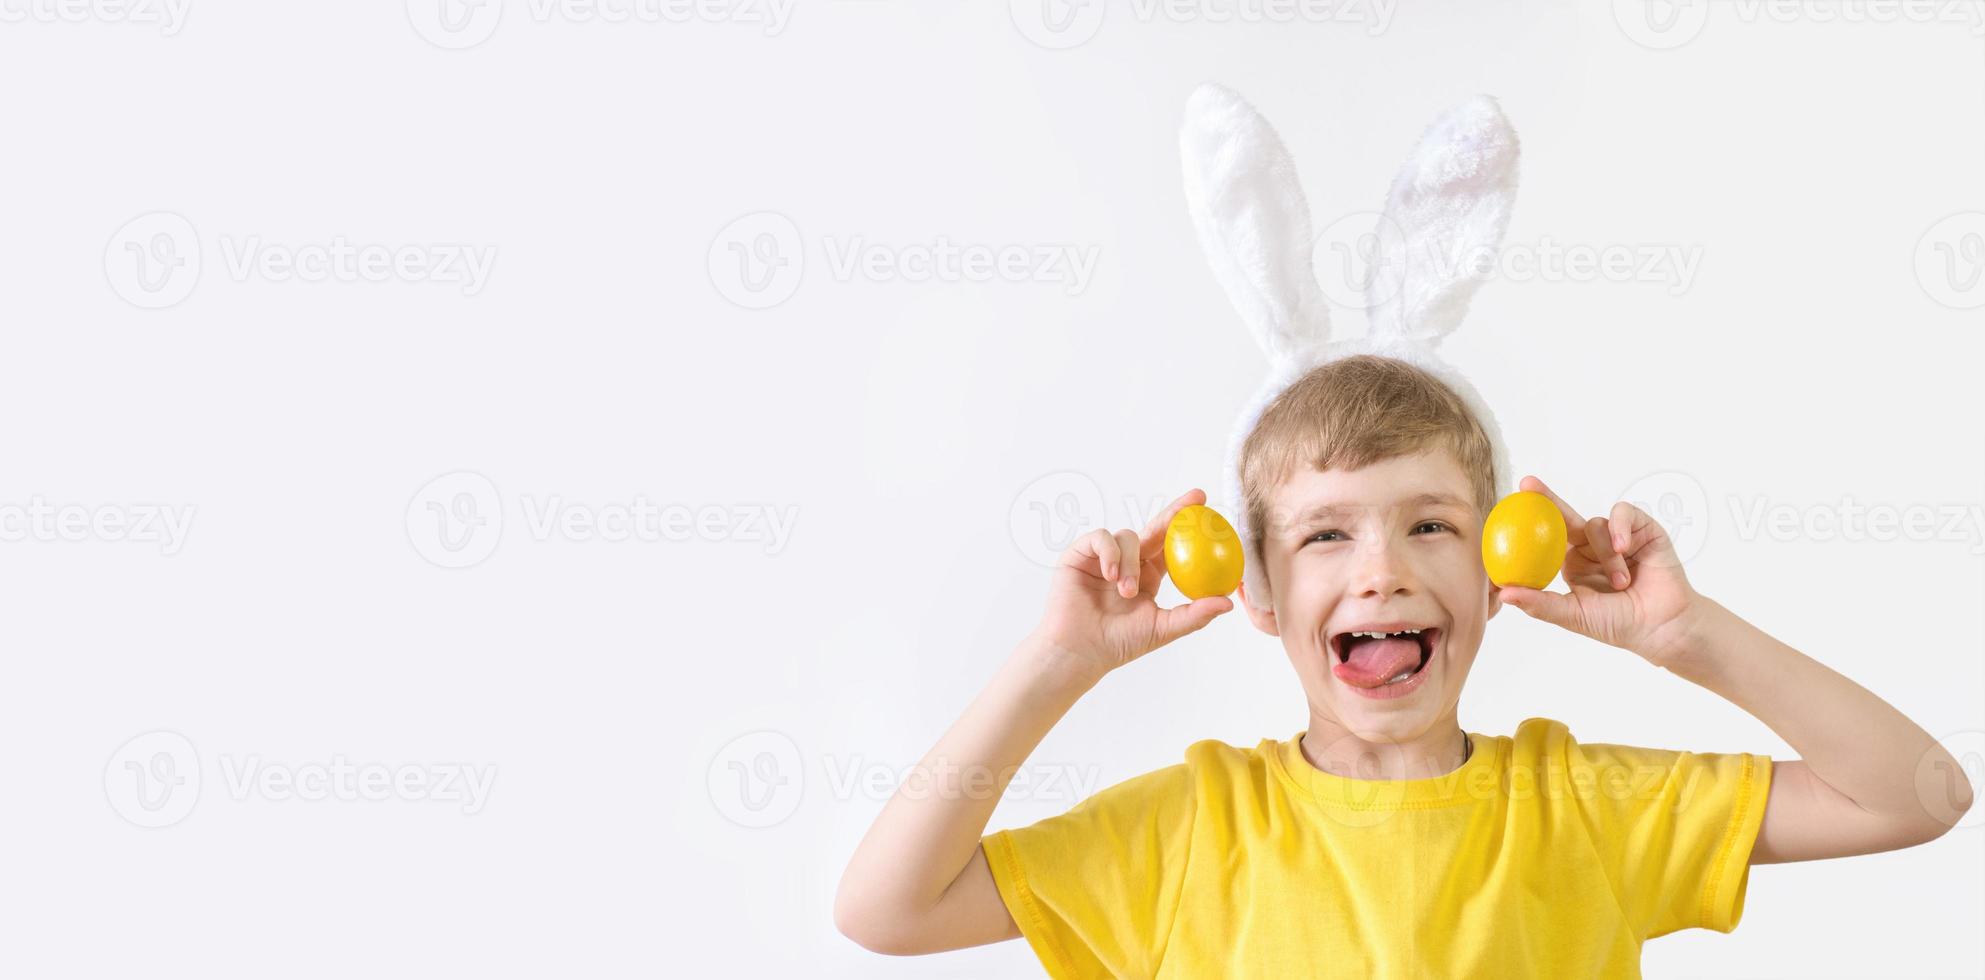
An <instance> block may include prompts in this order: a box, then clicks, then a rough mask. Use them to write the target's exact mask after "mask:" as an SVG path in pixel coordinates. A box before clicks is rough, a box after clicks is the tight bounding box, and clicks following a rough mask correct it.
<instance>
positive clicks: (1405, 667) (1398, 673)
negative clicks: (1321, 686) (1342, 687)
mask: <svg viewBox="0 0 1985 980" xmlns="http://www.w3.org/2000/svg"><path fill="white" fill-rule="evenodd" d="M1439 639H1440V629H1439V628H1438V627H1433V626H1411V625H1406V624H1380V625H1377V626H1372V627H1366V628H1361V629H1356V630H1352V631H1350V632H1346V633H1336V634H1333V635H1332V636H1331V637H1330V655H1331V658H1332V663H1331V665H1330V671H1331V673H1333V674H1336V675H1337V677H1338V679H1339V680H1342V681H1343V682H1344V683H1346V684H1348V685H1350V686H1352V687H1354V688H1359V689H1361V692H1362V691H1369V692H1371V693H1373V694H1379V693H1381V690H1382V689H1386V688H1392V689H1397V693H1404V688H1406V687H1409V686H1414V685H1415V681H1416V680H1417V679H1418V678H1419V677H1420V676H1421V672H1422V671H1424V670H1426V668H1427V664H1428V663H1429V662H1430V661H1432V660H1433V658H1434V651H1435V650H1436V649H1437V648H1438V641H1439ZM1383 693H1386V694H1391V693H1394V691H1391V690H1386V691H1383Z"/></svg>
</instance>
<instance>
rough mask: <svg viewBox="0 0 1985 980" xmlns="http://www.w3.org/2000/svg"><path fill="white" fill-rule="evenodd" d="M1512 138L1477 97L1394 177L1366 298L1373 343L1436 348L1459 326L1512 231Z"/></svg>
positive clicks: (1453, 113)
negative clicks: (1397, 341) (1386, 340)
mask: <svg viewBox="0 0 1985 980" xmlns="http://www.w3.org/2000/svg"><path fill="white" fill-rule="evenodd" d="M1517 156H1518V147H1517V142H1516V131H1515V130H1513V129H1511V128H1510V125H1509V120H1508V119H1505V118H1504V117H1503V113H1502V109H1501V108H1499V107H1498V106H1497V105H1496V101H1495V100H1494V99H1492V98H1490V97H1488V96H1486V95H1479V96H1476V97H1475V98H1473V99H1470V100H1469V101H1467V102H1464V103H1462V104H1461V105H1459V106H1457V107H1455V108H1454V109H1451V110H1449V111H1448V112H1447V114H1446V115H1443V116H1441V117H1440V118H1439V119H1437V120H1435V121H1434V124H1433V125H1432V126H1429V127H1428V128H1427V131H1426V133H1425V134H1424V135H1422V136H1421V137H1420V144H1419V146H1418V147H1416V148H1415V149H1414V151H1413V155H1412V156H1411V157H1409V158H1407V160H1406V163H1405V165H1404V166H1402V167H1400V169H1399V174H1398V176H1396V177H1394V178H1393V181H1392V189H1391V191H1390V192H1389V193H1388V194H1387V195H1386V201H1385V211H1384V214H1383V216H1382V218H1381V219H1380V221H1379V226H1378V235H1377V252H1376V255H1375V256H1374V262H1373V269H1372V280H1371V285H1370V287H1369V288H1370V295H1368V296H1367V297H1366V299H1367V301H1368V302H1369V304H1370V306H1371V318H1372V323H1371V332H1372V334H1373V335H1374V336H1382V337H1396V338H1409V339H1412V340H1416V341H1420V342H1423V343H1428V344H1432V343H1437V342H1438V341H1439V340H1440V338H1441V337H1444V336H1446V335H1447V334H1448V333H1449V332H1450V331H1452V330H1453V329H1454V327H1455V325H1456V324H1458V323H1460V322H1461V316H1462V314H1464V313H1466V312H1467V311H1468V301H1469V299H1470V298H1472V297H1473V296H1474V295H1475V289H1476V287H1478V286H1480V285H1481V283H1482V276H1483V275H1484V274H1485V273H1486V272H1487V271H1488V269H1489V268H1490V267H1492V263H1493V262H1494V260H1495V256H1496V249H1497V248H1498V247H1499V246H1501V244H1502V240H1503V233H1504V231H1505V230H1507V229H1508V227H1509V212H1510V207H1511V205H1513V204H1514V203H1515V201H1516V168H1517Z"/></svg>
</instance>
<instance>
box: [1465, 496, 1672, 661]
mask: <svg viewBox="0 0 1985 980" xmlns="http://www.w3.org/2000/svg"><path fill="white" fill-rule="evenodd" d="M1521 488H1522V489H1524V490H1530V491H1534V492H1536V493H1541V494H1543V495H1544V496H1546V497H1549V498H1551V501H1552V502H1553V503H1555V504H1557V505H1558V510H1559V511H1561V512H1563V514H1564V518H1565V533H1566V544H1567V547H1566V549H1565V567H1564V571H1563V573H1562V574H1563V577H1564V581H1565V584H1566V585H1567V586H1570V587H1571V591H1570V592H1569V593H1564V592H1544V591H1540V590H1537V589H1526V588H1523V587H1522V586H1515V585H1510V586H1503V587H1502V589H1501V590H1500V591H1499V593H1498V595H1499V596H1500V597H1501V598H1502V600H1503V601H1504V602H1506V603H1508V604H1509V605H1512V606H1515V607H1516V608H1518V609H1521V610H1523V611H1524V612H1525V613H1528V614H1529V615H1530V616H1531V617H1532V618H1534V619H1541V620H1543V621H1545V622H1547V623H1554V624H1556V625H1558V626H1562V627H1564V628H1565V629H1568V630H1571V631H1573V632H1575V633H1581V634H1584V635H1586V636H1589V637H1591V638H1593V639H1595V640H1598V641H1599V642H1601V643H1609V644H1612V645H1613V646H1616V647H1622V648H1624V649H1627V650H1632V651H1633V652H1634V653H1637V654H1639V655H1641V656H1642V657H1644V658H1646V659H1647V660H1648V661H1649V662H1650V663H1653V664H1655V665H1656V666H1661V667H1666V666H1669V665H1671V664H1673V663H1674V662H1675V659H1676V658H1677V657H1678V656H1680V655H1681V654H1682V653H1683V652H1684V651H1685V650H1686V649H1687V647H1688V643H1689V633H1690V623H1691V617H1692V616H1693V615H1694V614H1695V613H1696V611H1697V610H1698V609H1699V607H1700V606H1701V605H1702V599H1701V597H1700V596H1698V595H1697V594H1696V591H1695V589H1693V588H1691V587H1690V586H1689V580H1688V578H1687V576H1685V575H1683V574H1682V563H1681V560H1680V559H1679V558H1678V557H1677V556H1676V554H1675V548H1674V545H1673V544H1671V543H1670V542H1669V540H1668V533H1667V532H1666V531H1664V530H1662V528H1661V525H1660V524H1658V523H1656V522H1655V520H1654V518H1652V517H1649V516H1647V513H1646V512H1645V511H1642V510H1641V509H1640V508H1638V507H1635V506H1634V505H1632V504H1630V503H1627V502H1626V501H1624V500H1622V501H1620V502H1619V503H1616V504H1614V505H1613V510H1612V513H1611V515H1610V516H1608V517H1595V518H1592V519H1591V520H1586V519H1585V518H1583V517H1580V516H1579V514H1578V511H1576V510H1573V509H1572V507H1571V505H1570V504H1567V503H1565V502H1564V500H1563V499H1561V498H1560V497H1559V496H1558V495H1557V494H1555V493H1553V492H1551V488H1549V487H1547V486H1545V485H1544V481H1542V480H1539V479H1537V478H1536V477H1534V476H1526V477H1524V478H1523V482H1522V484H1521Z"/></svg>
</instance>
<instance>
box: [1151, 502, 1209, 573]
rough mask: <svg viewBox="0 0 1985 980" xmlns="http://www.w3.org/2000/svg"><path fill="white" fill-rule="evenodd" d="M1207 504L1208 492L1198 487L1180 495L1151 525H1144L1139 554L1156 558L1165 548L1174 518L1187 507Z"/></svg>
mask: <svg viewBox="0 0 1985 980" xmlns="http://www.w3.org/2000/svg"><path fill="white" fill-rule="evenodd" d="M1205 502H1206V491H1204V490H1201V489H1199V488H1198V487H1194V488H1192V489H1191V490H1187V491H1186V492H1185V493H1182V494H1180V495H1179V499H1177V500H1174V501H1172V502H1171V505H1170V506H1167V507H1166V508H1165V509H1164V511H1163V512H1161V513H1160V514H1159V515H1158V516H1157V517H1154V518H1152V519H1151V523H1149V524H1146V525H1144V537H1143V539H1142V540H1141V541H1140V543H1139V548H1138V554H1139V555H1140V556H1142V557H1144V558H1152V557H1155V556H1156V555H1157V554H1158V552H1159V551H1161V550H1163V549H1164V547H1165V529H1166V528H1169V527H1171V526H1172V518H1174V517H1177V516H1178V514H1179V511H1181V510H1184V509H1185V508H1187V507H1190V506H1192V505H1194V504H1203V503H1205Z"/></svg>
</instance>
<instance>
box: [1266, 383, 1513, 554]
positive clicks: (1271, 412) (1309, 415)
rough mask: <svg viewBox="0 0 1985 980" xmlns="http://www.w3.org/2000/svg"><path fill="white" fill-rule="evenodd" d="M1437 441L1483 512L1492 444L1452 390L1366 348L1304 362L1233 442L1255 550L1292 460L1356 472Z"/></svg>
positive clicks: (1490, 489) (1492, 482) (1489, 499)
mask: <svg viewBox="0 0 1985 980" xmlns="http://www.w3.org/2000/svg"><path fill="white" fill-rule="evenodd" d="M1435 448H1444V449H1446V450H1448V451H1449V452H1451V453H1453V454H1454V459H1455V462H1456V463H1458V464H1460V466H1461V472H1462V473H1463V474H1464V475H1465V476H1467V478H1468V484H1469V489H1470V490H1472V491H1473V494H1474V498H1475V504H1476V507H1477V508H1478V510H1479V511H1480V513H1482V514H1484V515H1486V514H1487V513H1488V512H1489V508H1490V507H1492V506H1494V503H1495V499H1496V463H1495V450H1494V447H1493V444H1492V443H1491V442H1490V441H1489V434H1488V432H1487V430H1485V429H1484V428H1483V427H1482V423H1481V420H1479V419H1477V418H1476V417H1475V413H1473V412H1471V411H1469V410H1468V405H1467V403H1466V402H1463V401H1462V400H1461V396H1459V395H1457V394H1455V393H1454V389H1452V388H1449V387H1448V386H1447V385H1445V384H1443V383H1441V381H1440V379H1438V378H1436V377H1434V376H1433V375H1432V374H1429V373H1427V372H1426V371H1425V370H1422V369H1421V368H1418V367H1415V366H1413V365H1412V364H1408V363H1406V362H1405V361H1401V360H1397V359H1394V358H1390V357H1378V356H1375V355H1371V354H1360V355H1357V356H1353V357H1345V358H1341V359H1339V360H1335V361H1330V362H1328V363H1326V364H1323V365H1320V366H1318V367H1316V368H1314V369H1312V370H1311V371H1310V372H1309V373H1308V374H1305V375H1303V376H1302V377H1301V378H1299V379H1297V381H1296V382H1295V383H1294V384H1292V385H1290V386H1289V387H1288V389H1287V390H1285V391H1283V392H1282V393H1281V394H1280V395H1277V396H1276V397H1275V399H1274V400H1273V401H1271V402H1269V403H1268V407H1266V408H1265V409H1263V410H1262V413H1261V418H1260V419H1259V420H1258V421H1257V422H1255V424H1254V429H1253V430H1252V431H1250V432H1249V433H1248V437H1247V440H1246V441H1245V442H1243V443H1242V444H1241V458H1240V471H1241V496H1242V498H1243V499H1242V504H1243V506H1245V507H1246V508H1247V523H1248V531H1249V534H1250V536H1251V537H1253V539H1254V541H1253V544H1254V546H1255V552H1254V553H1255V554H1257V555H1259V554H1261V553H1262V551H1263V548H1262V544H1263V536H1264V533H1265V529H1266V528H1267V527H1268V520H1267V518H1268V498H1269V496H1270V494H1272V493H1273V492H1274V490H1275V488H1276V487H1277V486H1279V485H1281V483H1282V481H1284V480H1286V479H1288V478H1289V475H1290V474H1291V473H1292V472H1294V471H1295V468H1296V467H1297V466H1300V465H1305V464H1307V465H1309V466H1311V467H1314V468H1315V469H1317V470H1329V469H1347V470H1355V469H1359V468H1362V467H1365V466H1368V465H1370V464H1372V463H1378V462H1383V461H1384V460H1388V459H1393V458H1396V457H1399V456H1409V455H1412V454H1413V453H1417V452H1421V451H1424V450H1427V449H1435Z"/></svg>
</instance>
